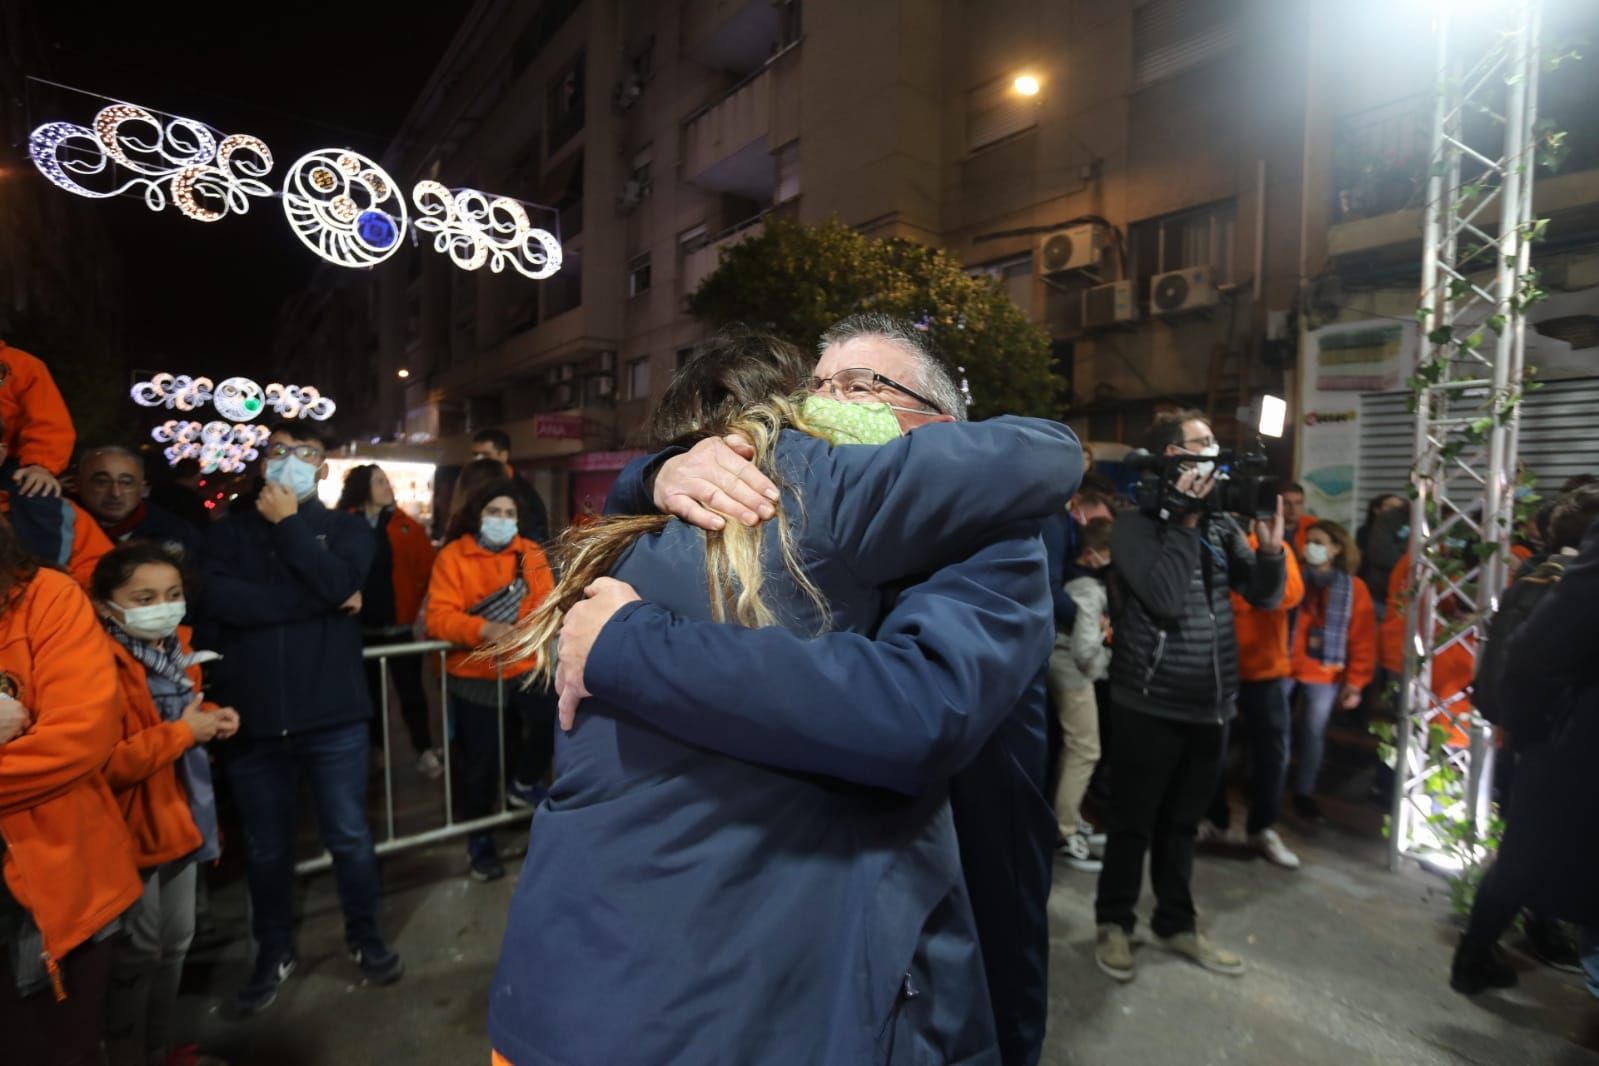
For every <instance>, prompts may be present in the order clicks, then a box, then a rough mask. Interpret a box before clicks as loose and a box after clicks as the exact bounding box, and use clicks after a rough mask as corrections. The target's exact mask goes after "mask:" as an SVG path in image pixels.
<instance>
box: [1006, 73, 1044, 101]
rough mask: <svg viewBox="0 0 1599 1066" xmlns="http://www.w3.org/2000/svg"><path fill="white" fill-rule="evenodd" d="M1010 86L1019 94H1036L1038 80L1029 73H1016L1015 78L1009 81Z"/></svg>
mask: <svg viewBox="0 0 1599 1066" xmlns="http://www.w3.org/2000/svg"><path fill="white" fill-rule="evenodd" d="M1011 88H1012V89H1015V90H1016V92H1017V93H1018V94H1019V95H1021V96H1037V95H1038V90H1039V82H1038V79H1037V78H1036V77H1034V76H1033V75H1031V74H1018V75H1016V80H1015V81H1013V82H1011Z"/></svg>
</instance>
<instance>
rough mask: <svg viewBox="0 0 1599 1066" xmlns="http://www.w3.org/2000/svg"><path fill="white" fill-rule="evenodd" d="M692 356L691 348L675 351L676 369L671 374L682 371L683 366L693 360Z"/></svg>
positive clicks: (692, 350)
mask: <svg viewBox="0 0 1599 1066" xmlns="http://www.w3.org/2000/svg"><path fill="white" fill-rule="evenodd" d="M693 356H694V349H693V348H692V347H689V348H679V349H678V350H677V366H676V368H675V369H674V371H673V372H674V373H675V372H676V371H678V370H682V369H683V364H684V363H687V362H688V361H689V360H690V359H691V358H693Z"/></svg>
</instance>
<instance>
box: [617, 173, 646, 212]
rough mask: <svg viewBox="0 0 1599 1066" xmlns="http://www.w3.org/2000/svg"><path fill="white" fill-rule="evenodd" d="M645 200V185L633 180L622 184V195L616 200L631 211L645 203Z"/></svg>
mask: <svg viewBox="0 0 1599 1066" xmlns="http://www.w3.org/2000/svg"><path fill="white" fill-rule="evenodd" d="M643 200H644V183H643V182H641V181H635V180H633V179H631V178H629V179H628V180H627V181H625V182H623V183H622V195H621V196H618V197H617V198H616V202H617V203H618V204H620V205H621V206H622V208H623V209H625V210H629V211H631V210H632V209H633V208H635V207H637V206H638V205H639V204H640V203H642V202H643Z"/></svg>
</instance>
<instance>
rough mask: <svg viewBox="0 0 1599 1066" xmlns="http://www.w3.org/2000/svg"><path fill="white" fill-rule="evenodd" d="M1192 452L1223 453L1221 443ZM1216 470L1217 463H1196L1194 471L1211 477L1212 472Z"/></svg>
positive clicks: (1199, 453)
mask: <svg viewBox="0 0 1599 1066" xmlns="http://www.w3.org/2000/svg"><path fill="white" fill-rule="evenodd" d="M1191 454H1193V455H1220V454H1221V445H1219V444H1212V445H1211V446H1210V447H1208V448H1205V449H1204V450H1203V451H1198V452H1193V453H1191ZM1215 471H1216V464H1215V463H1195V464H1194V472H1195V473H1196V474H1198V475H1199V476H1200V477H1209V476H1210V475H1211V474H1213V473H1215Z"/></svg>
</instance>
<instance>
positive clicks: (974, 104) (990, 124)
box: [966, 78, 1038, 152]
mask: <svg viewBox="0 0 1599 1066" xmlns="http://www.w3.org/2000/svg"><path fill="white" fill-rule="evenodd" d="M1036 125H1038V102H1037V97H1029V96H1022V95H1021V94H1020V93H1017V92H1016V91H1015V90H1014V89H1012V88H1011V80H1010V79H1009V78H999V79H997V80H995V81H991V82H989V83H988V84H987V85H981V86H978V87H977V88H975V89H972V90H971V91H969V92H968V93H967V94H966V150H967V151H969V152H975V151H977V150H978V149H979V148H986V147H988V146H989V145H991V144H998V143H999V142H1000V141H1003V140H1005V139H1006V138H1007V137H1013V136H1015V135H1016V134H1018V133H1021V132H1022V131H1023V130H1028V129H1032V128H1033V127H1034V126H1036Z"/></svg>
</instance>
